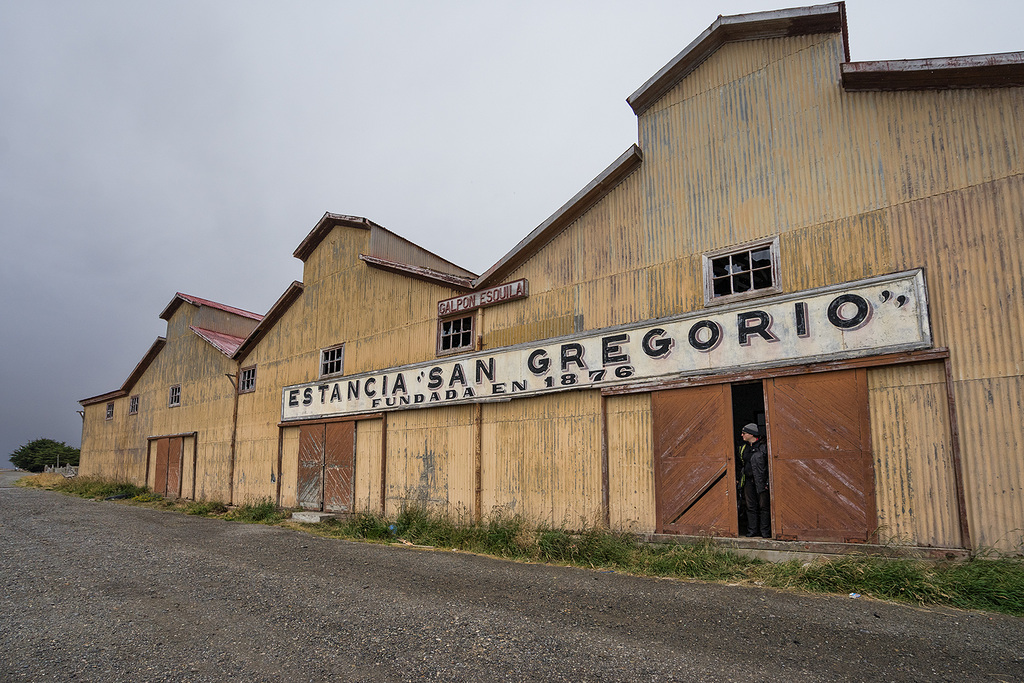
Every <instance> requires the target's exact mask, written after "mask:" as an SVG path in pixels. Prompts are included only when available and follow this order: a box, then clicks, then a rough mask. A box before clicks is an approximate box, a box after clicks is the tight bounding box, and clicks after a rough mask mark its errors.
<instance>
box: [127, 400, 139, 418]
mask: <svg viewBox="0 0 1024 683" xmlns="http://www.w3.org/2000/svg"><path fill="white" fill-rule="evenodd" d="M128 414H129V415H138V414H139V397H138V396H132V397H131V398H129V399H128Z"/></svg>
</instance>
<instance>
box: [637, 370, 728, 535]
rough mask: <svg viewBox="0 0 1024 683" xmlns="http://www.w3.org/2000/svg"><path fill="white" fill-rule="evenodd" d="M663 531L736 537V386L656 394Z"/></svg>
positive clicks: (656, 450)
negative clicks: (733, 420) (734, 425)
mask: <svg viewBox="0 0 1024 683" xmlns="http://www.w3.org/2000/svg"><path fill="white" fill-rule="evenodd" d="M651 401H652V410H653V427H654V457H655V469H654V472H655V477H656V481H655V486H656V489H657V497H656V507H657V517H658V518H657V530H658V533H678V534H712V535H719V536H729V535H731V536H735V535H736V533H737V532H738V525H739V521H738V518H737V514H736V473H735V465H734V460H733V452H732V449H733V436H732V394H731V390H730V385H728V384H716V385H712V386H704V387H688V388H685V389H672V390H669V391H658V392H654V393H653V394H652V398H651Z"/></svg>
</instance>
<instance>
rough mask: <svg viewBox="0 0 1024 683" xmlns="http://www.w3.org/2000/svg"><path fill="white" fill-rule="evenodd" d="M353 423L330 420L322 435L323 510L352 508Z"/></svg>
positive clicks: (332, 510) (340, 510)
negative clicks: (323, 437)
mask: <svg viewBox="0 0 1024 683" xmlns="http://www.w3.org/2000/svg"><path fill="white" fill-rule="evenodd" d="M354 425H355V423H354V422H330V423H328V424H327V425H326V429H325V439H324V511H325V512H351V511H352V480H353V476H354V474H355V471H354V470H355V445H356V444H355V428H354Z"/></svg>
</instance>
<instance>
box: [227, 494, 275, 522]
mask: <svg viewBox="0 0 1024 683" xmlns="http://www.w3.org/2000/svg"><path fill="white" fill-rule="evenodd" d="M284 518H285V514H284V513H283V512H281V511H280V510H279V509H278V508H277V505H275V504H274V501H272V500H270V499H269V498H261V499H260V500H257V501H256V502H252V503H245V504H243V505H239V506H238V507H236V508H235V509H234V510H231V511H230V512H228V513H227V515H225V516H224V519H229V520H232V521H234V522H252V523H255V524H277V523H278V522H281V521H283V520H284Z"/></svg>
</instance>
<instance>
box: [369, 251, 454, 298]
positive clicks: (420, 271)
mask: <svg viewBox="0 0 1024 683" xmlns="http://www.w3.org/2000/svg"><path fill="white" fill-rule="evenodd" d="M359 259H360V260H361V261H365V262H366V263H367V264H368V265H370V266H373V267H374V268H380V269H381V270H386V271H388V272H389V273H397V274H399V275H405V276H406V277H411V278H413V279H416V280H424V281H426V282H434V283H437V284H442V285H447V286H448V287H455V288H457V289H464V290H468V289H471V288H472V283H473V281H472V278H471V277H459V276H457V275H449V274H448V273H442V272H439V271H436V270H434V269H433V268H427V267H425V266H413V265H409V264H408V263H399V262H398V261H391V260H388V259H385V258H378V257H375V256H369V255H368V254H360V255H359Z"/></svg>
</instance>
